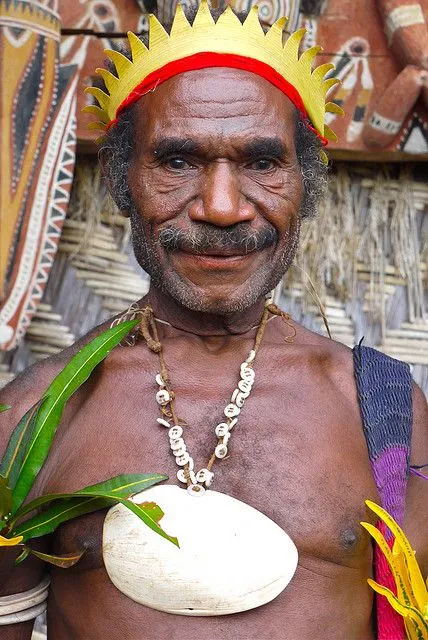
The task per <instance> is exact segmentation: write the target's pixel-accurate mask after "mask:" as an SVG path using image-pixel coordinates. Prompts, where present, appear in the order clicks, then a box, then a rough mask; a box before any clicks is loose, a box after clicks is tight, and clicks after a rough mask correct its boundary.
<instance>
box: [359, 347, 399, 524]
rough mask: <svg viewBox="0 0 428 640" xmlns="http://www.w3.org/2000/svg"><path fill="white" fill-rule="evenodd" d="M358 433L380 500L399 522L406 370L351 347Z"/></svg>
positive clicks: (367, 349) (366, 350) (372, 351)
mask: <svg viewBox="0 0 428 640" xmlns="http://www.w3.org/2000/svg"><path fill="white" fill-rule="evenodd" d="M354 371H355V380H356V384H357V392H358V400H359V403H360V411H361V418H362V422H363V429H364V435H365V437H366V441H367V448H368V452H369V458H370V462H371V465H372V469H373V475H374V478H375V482H376V486H377V489H378V491H379V494H380V498H381V501H382V506H383V508H384V509H386V510H387V511H388V513H390V514H391V515H392V517H393V518H394V519H395V520H396V521H397V522H398V524H399V525H402V524H403V518H404V500H405V492H406V485H407V477H408V473H409V464H410V446H411V440H412V376H411V373H410V368H409V366H408V365H407V364H405V363H404V362H400V361H399V360H395V359H394V358H390V357H389V356H386V355H385V354H383V353H380V352H379V351H376V349H371V348H370V347H363V346H361V345H359V346H357V347H355V348H354Z"/></svg>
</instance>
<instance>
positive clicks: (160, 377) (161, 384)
mask: <svg viewBox="0 0 428 640" xmlns="http://www.w3.org/2000/svg"><path fill="white" fill-rule="evenodd" d="M156 382H157V383H158V385H159V386H160V387H164V386H165V382H164V381H163V378H162V376H161V374H160V373H158V374H157V375H156Z"/></svg>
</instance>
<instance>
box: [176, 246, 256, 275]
mask: <svg viewBox="0 0 428 640" xmlns="http://www.w3.org/2000/svg"><path fill="white" fill-rule="evenodd" d="M256 253H260V252H259V251H257V252H254V251H253V252H249V253H244V254H243V253H236V250H235V251H234V252H232V251H222V252H221V253H219V251H218V249H217V250H216V251H213V250H207V251H204V253H190V252H189V251H174V252H173V253H172V258H173V259H174V257H175V258H176V259H178V260H179V261H180V262H182V263H184V264H187V265H189V266H194V267H196V268H199V269H201V268H202V269H203V268H205V269H210V270H213V269H218V270H221V269H231V268H238V267H241V266H243V265H244V264H245V263H246V262H247V261H249V260H251V259H252V258H254V256H255V254H256Z"/></svg>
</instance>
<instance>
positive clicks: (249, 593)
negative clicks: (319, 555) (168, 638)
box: [103, 485, 298, 616]
mask: <svg viewBox="0 0 428 640" xmlns="http://www.w3.org/2000/svg"><path fill="white" fill-rule="evenodd" d="M133 500H134V502H136V503H142V502H156V503H157V504H158V505H159V506H160V507H161V509H162V511H163V512H164V514H165V515H164V517H163V518H162V520H161V522H160V524H161V525H162V527H163V529H164V530H165V531H166V532H167V533H168V534H169V535H173V536H176V537H177V538H178V541H179V544H180V548H177V547H176V546H175V545H174V544H172V543H171V542H169V541H168V540H166V539H164V538H162V537H161V536H159V535H158V534H157V533H155V532H154V531H152V530H151V529H149V527H148V526H147V525H145V524H144V523H143V522H142V521H141V520H139V518H138V517H137V516H136V515H135V514H133V513H132V512H131V511H129V510H128V509H127V508H126V507H124V506H123V505H121V504H118V505H116V506H114V507H112V508H111V509H110V510H109V512H108V514H107V516H106V519H105V522H104V532H103V556H104V564H105V567H106V569H107V573H108V575H109V577H110V579H111V581H112V582H113V584H114V585H115V586H116V587H117V588H118V589H119V590H120V591H121V592H122V593H124V594H125V595H127V596H128V597H129V598H132V600H135V601H136V602H139V603H141V604H143V605H146V606H148V607H151V608H153V609H158V610H160V611H166V612H169V613H176V614H181V615H191V616H214V615H225V614H230V613H238V612H240V611H246V610H248V609H253V608H255V607H259V606H260V605H263V604H266V603H267V602H270V601H271V600H273V599H274V598H276V596H277V595H279V594H280V593H281V591H283V589H285V587H286V586H287V584H288V583H289V582H290V580H291V578H292V577H293V575H294V572H295V570H296V567H297V557H298V554H297V549H296V547H295V545H294V543H293V542H292V540H291V539H290V538H289V536H288V535H287V534H286V533H285V531H283V530H282V529H281V528H280V527H279V526H278V525H277V524H275V522H273V521H272V520H270V519H269V518H268V517H267V516H265V515H264V514H263V513H261V512H260V511H257V510H256V509H254V508H253V507H250V506H249V505H247V504H245V503H244V502H241V501H239V500H236V499H234V498H231V497H230V496H227V495H226V494H223V493H219V492H216V491H206V492H205V493H204V495H202V496H200V497H195V496H192V495H190V494H189V493H188V492H187V491H186V490H185V489H180V488H179V487H177V486H173V485H161V486H156V487H151V488H150V489H147V490H146V491H143V492H141V493H140V494H138V495H137V496H134V498H133Z"/></svg>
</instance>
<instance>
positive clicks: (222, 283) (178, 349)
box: [1, 7, 428, 640]
mask: <svg viewBox="0 0 428 640" xmlns="http://www.w3.org/2000/svg"><path fill="white" fill-rule="evenodd" d="M203 10H204V11H205V10H206V7H203ZM228 15H229V18H228V19H230V14H228ZM199 19H200V20H202V18H201V17H200V18H199ZM204 19H207V16H206V14H205V18H204ZM177 31H178V30H177V29H176V33H177ZM239 33H241V32H239ZM157 36H158V37H160V38H163V37H164V36H163V35H162V33H160V34H159V32H158V33H157ZM177 37H178V36H177ZM188 37H189V38H190V37H192V36H191V35H190V34H189V36H188ZM239 37H240V36H239ZM281 37H282V36H281ZM237 40H239V38H238V36H236V37H235V35H233V38H232V39H231V41H232V42H233V43H234V42H235V41H237ZM244 41H246V40H245V38H244ZM186 42H187V41H186ZM246 42H247V44H248V41H246ZM132 44H133V46H134V48H135V47H136V46H138V45H137V44H136V43H135V41H133V40H132V39H131V45H132ZM152 46H153V47H156V43H155V37H153V40H152V42H151V44H150V47H152ZM213 46H214V45H213ZM233 46H234V45H231V47H232V49H233ZM165 47H167V45H165ZM165 50H166V49H165ZM171 50H172V47H171ZM232 53H233V51H232ZM245 54H246V52H245V51H243V56H245ZM247 55H248V52H247ZM254 55H257V53H256V54H254ZM113 57H115V58H116V63H117V64H116V67H117V66H118V65H119V67H120V69H121V70H122V71H123V70H124V69H125V70H126V68H129V67H127V65H128V62H127V61H126V60H124V59H122V58H118V56H113ZM250 58H251V56H248V59H250ZM222 60H223V64H217V65H215V64H214V61H213V59H211V64H210V65H209V64H206V65H205V66H204V64H201V65H200V66H199V67H197V65H196V64H195V65H194V66H193V67H190V68H188V69H187V70H183V68H181V70H180V71H179V72H178V73H176V74H171V75H170V76H169V77H168V79H165V78H163V79H162V81H160V80H159V79H158V80H156V79H155V80H153V85H152V87H151V90H150V88H148V87H147V85H146V87H145V89H144V90H143V89H142V88H141V86H140V85H139V86H140V93H139V95H137V96H136V95H135V82H134V85H133V86H128V87H127V93H126V95H127V96H128V95H131V94H132V91H133V90H134V94H133V95H134V98H133V101H132V103H131V102H130V101H129V100H128V102H127V104H126V106H124V107H122V108H121V109H118V108H117V105H116V107H115V109H114V114H113V117H111V114H110V113H107V114H106V112H108V110H109V107H110V106H111V104H107V103H106V102H105V98H103V97H102V96H99V95H98V97H100V98H101V101H103V100H104V104H102V111H103V113H101V114H100V111H98V114H99V115H101V116H102V117H103V122H104V123H106V122H109V120H111V122H109V130H108V134H107V137H106V138H105V140H104V142H103V143H102V150H101V159H102V161H103V163H104V170H105V173H106V176H107V181H108V184H109V188H110V189H111V192H112V195H113V197H114V198H115V199H116V202H117V203H118V205H119V207H120V208H121V210H122V212H123V213H124V215H128V216H130V218H131V226H132V234H133V245H134V250H135V254H136V257H137V259H138V261H139V262H140V264H141V266H142V267H143V268H144V269H146V270H147V271H148V272H149V273H150V275H151V288H150V292H149V294H148V295H147V297H146V298H145V299H144V300H141V301H140V302H139V304H138V306H139V308H140V309H144V308H146V307H147V306H148V305H150V306H151V308H152V309H153V313H154V316H155V318H156V319H157V320H153V321H152V324H151V325H149V328H150V327H151V330H152V331H153V326H155V327H156V329H155V333H156V334H157V335H154V336H153V335H152V338H153V340H154V341H155V342H156V340H159V341H160V343H161V344H162V349H163V350H162V354H163V356H164V359H165V362H164V364H165V363H166V365H167V367H168V375H169V376H170V379H171V381H172V386H173V390H174V394H175V396H174V403H175V408H176V411H177V412H178V413H179V416H180V417H181V418H183V419H185V421H186V423H187V424H188V425H189V426H188V427H187V428H186V429H185V439H186V443H187V446H188V449H189V451H191V452H192V457H193V459H194V461H195V464H196V465H197V467H195V469H196V468H198V469H199V468H200V467H206V461H207V459H208V458H210V456H211V455H212V451H213V447H214V446H215V445H216V438H215V437H214V438H213V428H214V426H215V425H216V424H217V423H221V421H222V420H224V419H225V417H224V414H223V408H224V406H225V404H227V402H228V401H229V400H228V398H230V394H231V391H232V390H233V389H234V387H235V386H236V379H237V374H238V373H239V366H240V363H241V362H242V361H243V360H245V359H246V358H247V355H248V353H251V351H252V350H253V348H254V347H255V337H256V334H258V335H259V336H260V337H262V336H261V334H260V326H259V325H260V323H261V319H262V316H263V314H264V307H265V296H266V294H267V293H268V292H269V291H270V290H271V289H272V288H273V287H274V286H275V285H276V284H277V283H278V282H279V280H280V278H281V277H282V275H283V274H284V272H285V271H286V269H287V268H288V266H289V264H290V262H291V260H292V258H293V256H294V252H295V248H296V244H297V241H298V234H299V225H300V220H301V218H302V217H304V216H308V215H310V214H312V213H313V212H314V206H315V202H316V199H317V196H318V195H319V191H320V187H319V185H320V182H322V180H323V179H324V177H323V176H324V170H323V168H322V163H320V161H319V152H320V147H321V144H320V142H319V136H320V135H321V136H322V135H323V133H322V132H320V130H319V129H318V135H317V133H316V132H314V130H313V129H312V128H308V126H307V121H306V118H305V117H304V116H303V115H302V111H301V109H299V108H298V107H297V108H296V102H297V103H298V99H297V98H296V95H295V94H290V92H288V93H289V95H287V94H286V92H285V91H284V87H283V86H282V87H279V86H278V83H277V84H275V83H274V81H273V80H274V79H275V78H274V74H272V77H269V79H268V78H267V77H266V68H265V67H262V66H259V67H254V66H253V67H252V69H253V70H252V71H249V70H247V69H245V68H242V66H243V65H242V64H241V62H242V61H240V60H238V62H237V58H234V59H233V60H232V59H227V60H226V59H222ZM205 61H206V60H205ZM217 62H218V61H217ZM226 62H227V64H226ZM240 64H241V66H240ZM248 68H250V63H248ZM122 71H120V70H119V71H118V73H119V78H120V76H121V72H122ZM124 73H125V72H124ZM129 73H131V72H129ZM125 75H126V73H125ZM104 77H105V80H106V85H107V87H109V85H110V88H109V90H110V91H111V90H112V89H113V85H115V84H116V81H115V80H114V79H113V80H112V79H111V78H110V77H109V76H106V75H105V74H104ZM134 80H135V78H134ZM121 82H124V80H121ZM119 84H120V83H119ZM137 84H138V83H137ZM287 91H288V89H287ZM302 91H304V89H302ZM95 93H96V92H95ZM113 93H114V91H113ZM119 93H120V92H119ZM137 93H138V91H137ZM310 94H311V92H310V91H309V98H308V100H309V101H310ZM290 95H291V97H290ZM123 99H124V98H123V95H122V96H121V101H120V102H119V103H120V104H121V103H122V101H123ZM125 99H126V96H125ZM305 107H307V105H306V104H305ZM299 111H300V114H299ZM106 115H107V116H108V117H107V118H106ZM114 116H116V117H114ZM316 116H317V112H316V110H315V111H314V114H313V116H312V121H314V119H316ZM319 128H321V127H319ZM314 224H316V222H314ZM326 233H328V230H326ZM263 317H264V318H265V320H266V315H264V316H263ZM153 323H154V324H153ZM109 324H110V323H107V324H106V325H104V326H103V327H101V328H97V329H95V330H94V331H93V332H92V333H91V334H89V335H88V336H86V337H85V338H84V339H83V340H82V341H81V342H80V343H78V344H77V345H75V346H74V347H73V348H72V349H69V350H66V351H64V352H63V353H62V354H61V355H60V356H59V357H55V358H52V359H49V360H48V361H45V362H44V363H43V364H38V365H36V366H34V367H32V368H30V369H29V370H28V371H26V372H25V374H24V375H23V376H21V377H20V378H18V379H17V380H15V381H14V382H13V383H12V384H10V385H9V387H7V388H6V389H5V391H4V393H3V397H2V401H3V402H7V403H8V404H10V405H12V406H13V410H12V411H10V412H8V413H7V414H5V420H4V422H6V423H7V425H6V427H5V429H4V433H2V438H3V446H5V444H6V442H7V438H8V435H9V433H10V431H11V429H12V427H13V425H14V421H16V419H17V418H19V417H20V416H21V415H22V414H23V413H24V411H25V410H26V409H28V407H30V406H31V404H32V403H34V402H35V401H36V400H37V399H38V398H39V397H40V396H41V394H42V392H43V390H44V389H45V387H46V386H47V385H48V383H49V382H50V381H51V380H52V378H53V376H54V375H55V374H56V373H57V372H58V371H59V370H60V369H61V368H62V367H63V366H64V364H65V363H66V362H67V361H68V360H69V358H70V356H71V355H72V353H74V352H75V351H76V350H77V349H78V347H79V346H80V345H81V344H83V343H84V342H86V341H88V340H89V339H90V338H91V337H93V336H94V335H95V334H96V333H97V332H99V331H100V329H103V328H107V327H108V326H109ZM145 337H146V338H147V335H146V336H145ZM149 343H150V340H149ZM150 344H151V345H152V347H153V349H154V350H151V349H148V348H147V341H146V340H144V339H140V340H138V341H137V342H136V344H135V345H134V346H132V347H126V348H122V349H116V350H115V351H114V352H112V353H111V355H110V356H109V357H108V358H107V360H106V361H105V362H104V363H103V364H102V366H100V367H98V369H97V370H96V372H95V373H94V374H93V375H92V376H91V378H90V379H89V381H88V382H87V383H86V384H85V385H84V386H83V387H82V388H81V389H80V390H79V391H78V392H77V393H76V394H75V395H74V396H73V398H72V399H71V401H70V402H69V404H68V406H67V408H66V411H65V414H64V417H63V420H62V424H61V426H60V427H59V429H58V433H57V436H56V439H55V442H54V445H53V447H52V450H51V454H50V457H49V459H48V461H47V463H46V465H45V467H44V468H43V470H42V472H41V474H40V476H39V478H38V482H37V487H36V490H35V492H36V493H37V494H42V493H48V492H66V491H72V490H74V489H77V488H80V487H81V486H84V485H88V484H93V483H96V482H99V481H101V480H103V479H105V478H107V477H110V476H113V475H116V474H119V473H131V472H149V471H157V472H164V473H166V474H167V475H168V476H169V483H170V484H179V480H176V478H177V470H178V467H177V465H176V464H175V459H174V456H172V455H171V452H168V448H169V444H168V440H167V438H166V436H165V430H162V428H160V427H159V425H156V420H157V418H158V417H159V416H160V415H161V414H160V413H159V404H160V405H161V406H162V402H163V401H164V400H165V398H164V400H162V398H161V397H158V396H156V398H157V399H158V403H157V402H156V400H155V394H156V392H157V391H158V389H159V387H158V384H159V385H160V387H161V388H162V387H163V386H164V385H163V382H164V380H163V379H162V378H157V379H156V381H155V377H156V375H157V374H158V372H159V371H160V362H159V357H158V354H157V353H156V348H155V347H154V345H153V341H152V343H150ZM256 346H257V349H256V351H257V354H256V358H255V360H254V362H252V365H253V368H254V371H255V373H256V380H255V382H254V386H253V388H252V389H251V395H250V396H248V397H247V398H246V403H245V407H244V408H242V411H241V414H240V415H239V425H237V426H236V427H235V430H234V431H233V436H232V441H231V442H230V443H228V444H227V456H226V457H223V456H218V458H219V459H216V464H215V466H214V468H213V471H214V479H213V484H212V489H213V490H215V491H217V492H222V493H224V494H226V495H228V496H232V497H234V498H236V499H238V500H240V501H241V502H243V503H246V504H248V505H251V506H252V507H254V508H255V509H257V510H258V511H260V512H262V513H264V514H265V515H266V516H267V517H268V518H270V519H271V520H273V521H274V522H275V523H276V524H277V525H279V527H281V528H282V529H283V530H284V531H285V532H287V534H288V535H289V536H290V537H291V539H292V540H293V541H294V543H295V544H296V546H297V548H298V551H299V564H298V568H297V571H296V573H295V575H294V577H293V579H292V581H291V583H290V584H289V585H288V586H287V587H286V588H285V590H283V591H282V592H281V593H280V594H279V595H278V596H277V597H276V598H274V599H273V600H272V601H270V602H269V603H267V604H264V605H263V606H261V607H259V608H254V609H252V610H248V611H245V610H244V608H243V609H242V610H241V612H238V613H235V614H234V615H229V616H220V615H213V616H210V617H199V616H191V615H189V616H186V615H184V616H178V615H171V614H169V613H165V612H164V611H159V610H155V609H153V608H149V607H146V606H143V605H142V604H140V603H137V602H135V601H133V600H132V599H131V598H129V597H127V596H126V595H124V593H121V592H120V590H119V589H117V588H116V587H115V586H114V585H113V584H112V582H111V581H110V579H109V576H108V575H107V572H106V570H105V567H104V564H103V558H102V537H103V522H104V519H105V512H101V513H97V514H95V515H89V516H85V517H82V518H79V519H78V520H76V521H73V522H71V523H68V524H67V525H64V526H62V527H61V528H60V529H59V530H58V531H57V532H56V533H55V534H54V535H53V536H52V540H50V541H45V546H46V547H48V548H50V549H52V550H54V551H55V552H57V553H67V552H71V551H76V550H78V549H79V550H81V549H85V550H86V553H85V555H84V557H83V558H82V560H81V561H80V562H79V563H78V564H77V565H76V566H75V567H73V568H72V569H69V570H67V571H63V570H56V569H55V570H53V571H52V582H51V591H50V599H49V604H48V633H49V638H52V639H54V640H65V639H67V640H68V639H71V638H73V639H76V640H77V639H79V640H83V639H88V638H90V639H91V640H99V639H106V638H109V639H110V638H111V639H116V638H129V639H132V640H137V639H138V640H149V639H150V640H152V639H156V640H166V639H168V640H175V639H178V638H184V637H185V638H189V640H194V639H196V638H200V637H203V638H207V640H220V639H223V638H226V637H227V638H233V640H253V639H256V638H266V639H267V638H270V639H272V640H285V639H286V640H306V639H307V640H313V639H315V638H317V639H318V638H320V639H321V638H322V639H325V640H330V639H331V640H333V639H334V640H351V639H355V640H357V639H358V640H360V639H367V640H368V639H373V638H375V637H376V632H375V630H374V628H375V622H374V616H373V596H372V593H371V591H370V589H369V587H368V586H367V582H366V579H367V577H369V576H370V575H372V565H373V554H372V547H371V543H370V540H369V537H368V535H367V534H366V533H365V531H363V529H362V528H361V527H360V525H359V522H360V521H361V520H367V519H369V518H370V516H369V514H368V512H367V510H366V508H365V505H364V500H365V499H368V498H369V499H371V500H373V501H374V502H378V503H379V502H380V495H379V492H378V488H377V485H376V482H375V478H374V475H373V472H372V468H371V465H370V461H369V456H368V450H367V444H366V440H365V437H364V433H363V425H362V419H361V417H360V415H361V414H360V406H359V402H358V397H357V388H356V385H355V381H354V365H353V356H352V352H351V351H350V350H349V349H347V348H346V347H344V346H343V345H340V344H338V343H336V342H333V341H331V340H327V339H325V338H323V337H321V336H319V335H316V334H313V333H311V332H310V331H308V330H306V329H304V328H303V327H300V326H298V325H297V324H296V323H294V322H292V321H287V322H283V320H282V319H281V318H280V317H276V316H275V314H270V315H269V320H268V322H267V323H265V326H264V336H263V339H262V341H261V343H260V344H257V345H256ZM251 358H253V355H252V356H251V357H250V358H249V360H250V359H251ZM245 368H246V367H244V369H245ZM241 374H242V369H241ZM367 395H369V394H366V396H367ZM384 410H385V407H383V409H382V411H384ZM398 410H400V407H398ZM403 411H404V410H403ZM381 417H382V416H381V413H380V414H379V420H381ZM228 424H229V426H230V422H229V423H228ZM184 459H185V460H187V462H186V467H187V474H188V475H189V477H190V472H191V471H192V469H191V468H190V465H189V458H188V457H187V458H186V457H185V458H184ZM427 459H428V438H427V407H426V402H425V399H424V397H423V395H422V393H421V391H420V390H418V389H417V388H416V387H414V390H413V441H412V457H411V462H412V464H422V463H424V462H426V461H427ZM196 480H198V479H197V478H196ZM196 480H195V478H193V477H192V484H195V482H196ZM196 484H197V485H198V486H199V487H202V485H203V482H199V481H198V482H196ZM181 486H183V485H181ZM197 499H198V500H204V497H203V496H202V497H201V498H197ZM397 499H398V500H399V499H401V498H400V497H399V498H397ZM426 505H427V487H426V486H424V485H423V482H422V481H421V480H420V479H418V478H415V477H410V479H409V482H408V489H407V496H406V515H405V522H404V528H405V530H406V531H407V533H408V535H409V538H410V540H411V542H412V544H413V546H414V547H415V548H416V549H417V551H418V558H419V560H420V563H421V566H422V570H423V572H424V574H425V575H426V573H427V569H428V565H427V560H428V545H427V531H426V526H425V517H426V516H425V514H426ZM372 521H374V519H373V518H372ZM205 526H206V525H205V524H204V522H200V523H199V527H200V535H201V536H204V527H205ZM168 533H171V534H174V531H170V532H168ZM227 544H228V541H227V539H225V540H219V541H218V546H216V547H215V548H213V549H212V553H213V554H216V556H217V557H218V571H219V573H218V580H219V581H220V583H221V570H222V551H221V550H222V545H227ZM258 544H259V545H260V550H261V549H262V547H263V545H265V544H269V540H263V539H260V540H259V541H258ZM253 553H254V555H257V553H258V549H257V548H254V550H253ZM43 569H44V568H43V567H42V566H40V565H39V564H32V565H31V564H30V562H29V561H26V563H24V564H23V565H21V566H20V567H18V568H16V569H15V568H13V569H10V570H9V571H8V570H7V568H4V569H3V575H2V579H1V584H2V593H3V594H11V593H17V592H19V591H23V590H25V589H29V588H31V587H32V586H34V585H35V584H37V581H38V580H40V579H41V578H42V575H43ZM184 584H185V580H184ZM224 588H225V589H227V585H226V584H225V585H224ZM30 628H31V623H23V624H21V625H15V626H9V627H3V629H2V632H1V633H2V635H1V637H2V638H5V639H7V640H16V639H18V638H27V637H29V633H30V631H29V629H30Z"/></svg>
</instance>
